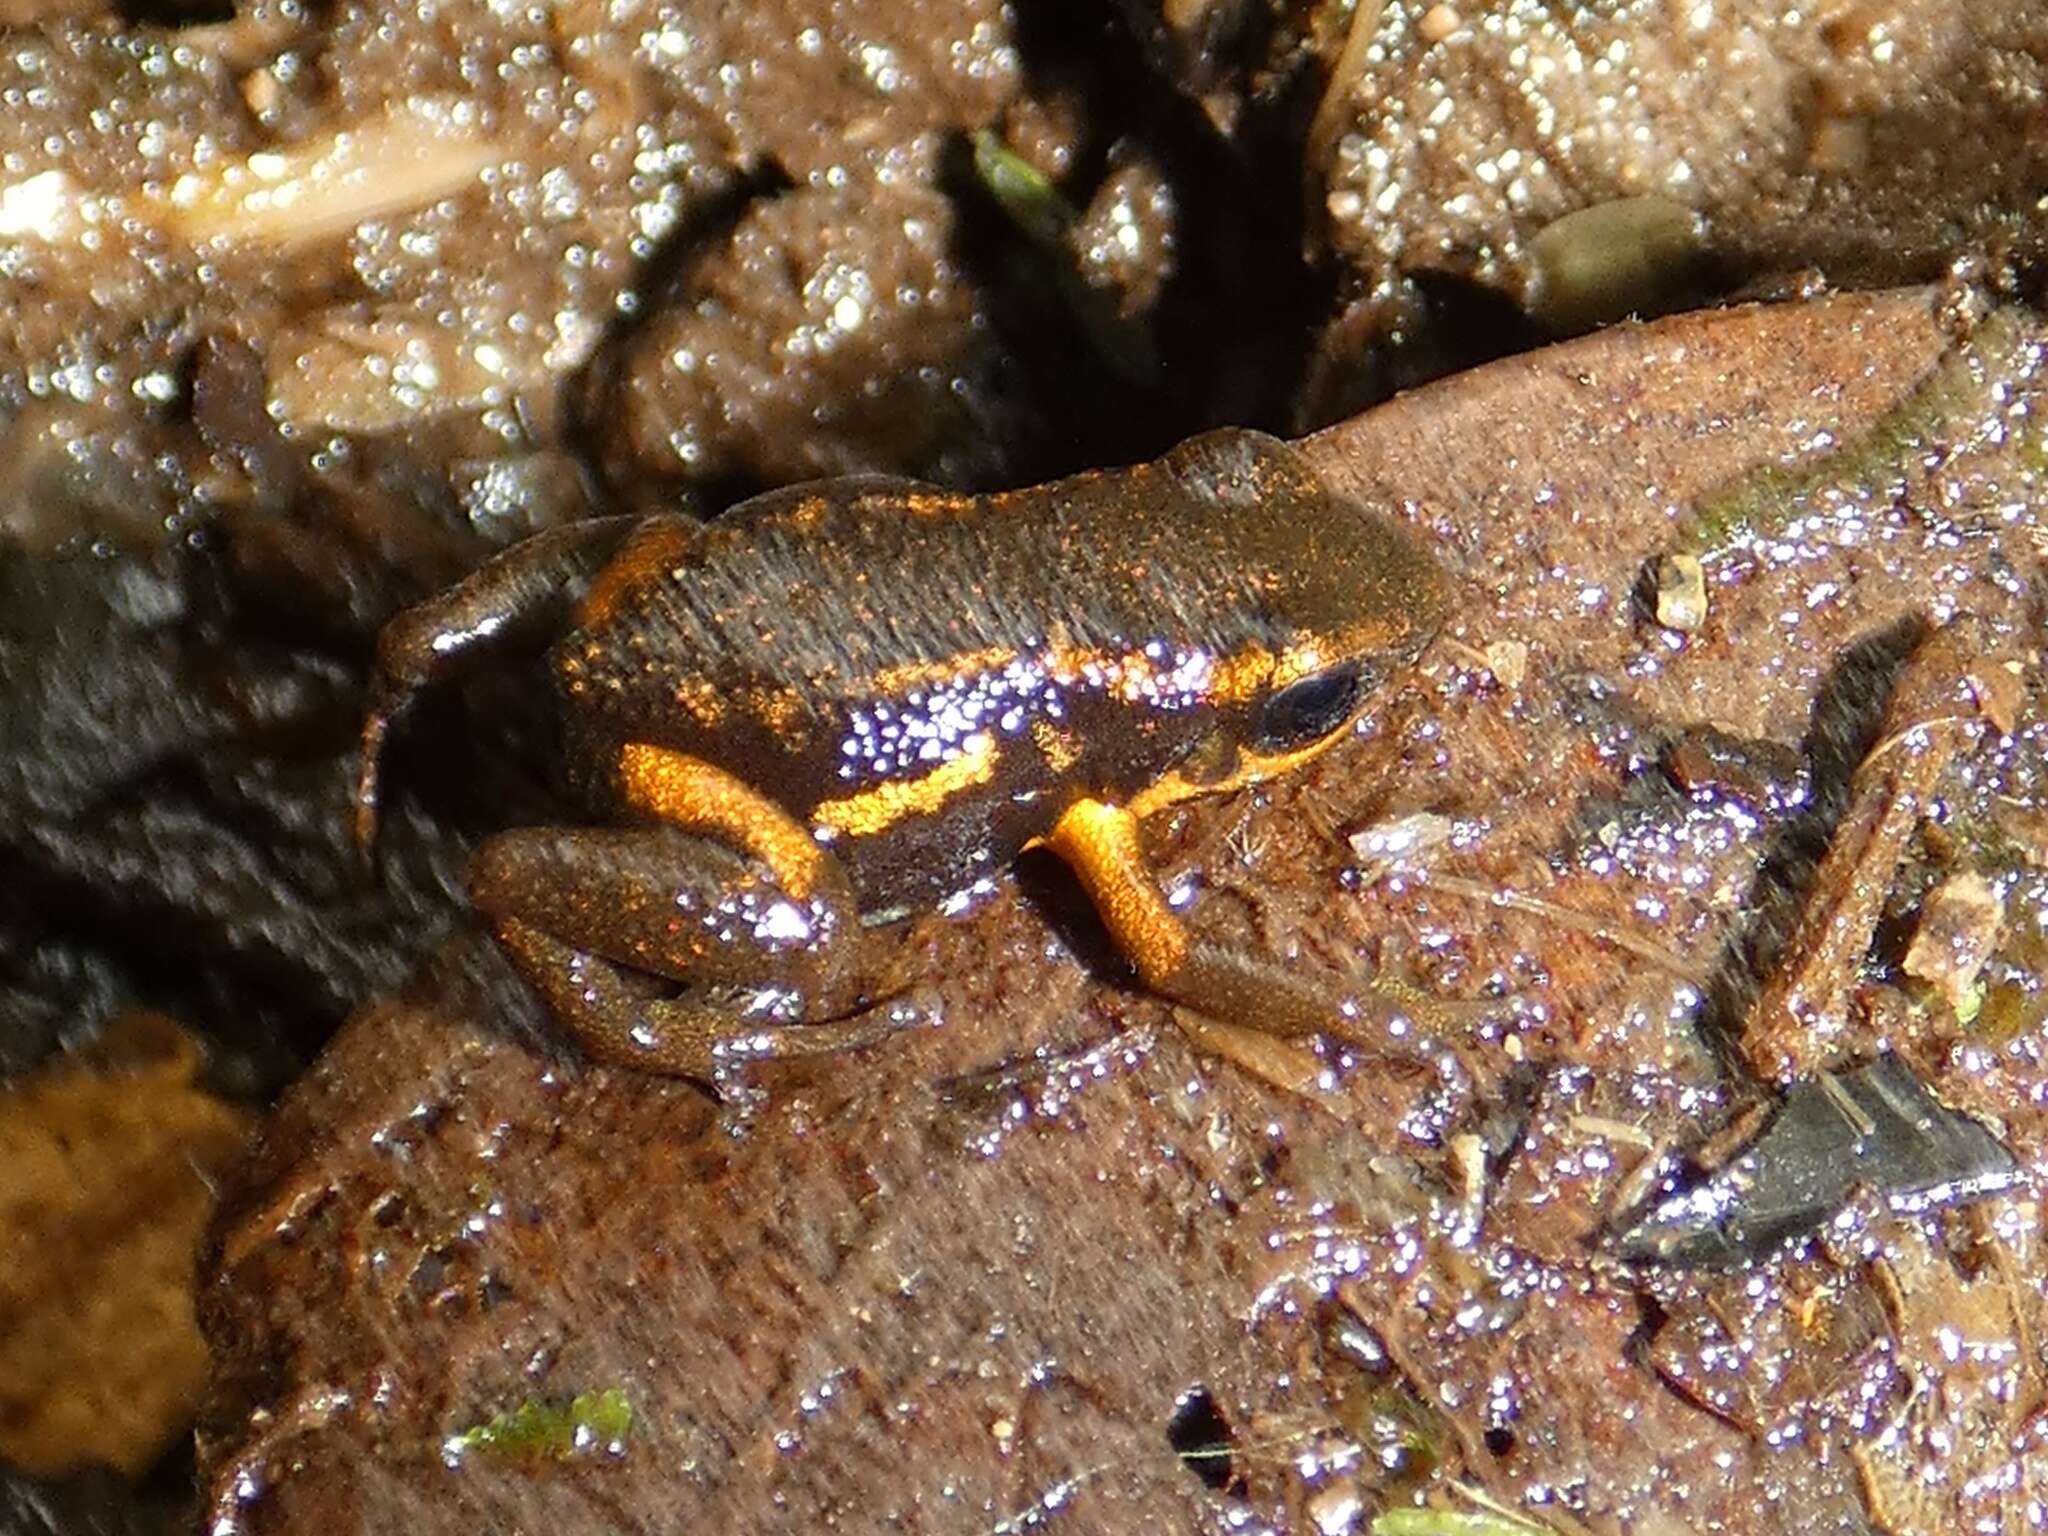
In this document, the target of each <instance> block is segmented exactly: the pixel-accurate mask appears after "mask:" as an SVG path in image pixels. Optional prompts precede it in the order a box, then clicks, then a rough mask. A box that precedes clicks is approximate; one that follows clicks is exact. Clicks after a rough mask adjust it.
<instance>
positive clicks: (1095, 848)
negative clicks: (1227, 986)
mask: <svg viewBox="0 0 2048 1536" xmlns="http://www.w3.org/2000/svg"><path fill="white" fill-rule="evenodd" d="M1046 842H1047V844H1048V845H1049V846H1050V847H1051V848H1052V851H1053V852H1054V853H1057V854H1058V855H1059V856H1060V857H1061V858H1062V859H1065V860H1066V861H1067V863H1068V864H1070V865H1071V866H1073V870H1074V873H1075V874H1076V875H1078V876H1079V877H1080V880H1081V885H1082V887H1083V889H1085V890H1086V891H1087V892H1088V898H1089V900H1091V901H1093V902H1094V903H1095V910H1096V911H1098V912H1100V913H1101V914H1102V921H1103V924H1104V925H1105V926H1106V927H1107V928H1108V929H1109V934H1110V937H1111V938H1113V939H1115V940H1116V942H1117V948H1119V949H1121V950H1122V951H1123V952H1124V954H1125V955H1126V956H1128V957H1129V959H1130V962H1131V964H1133V965H1134V966H1136V967H1137V968H1138V974H1139V975H1140V976H1141V977H1143V978H1144V980H1145V984H1146V985H1147V986H1149V987H1152V988H1154V989H1157V990H1164V989H1165V988H1166V986H1167V984H1168V983H1169V982H1170V980H1171V978H1172V977H1173V975H1174V973H1175V972H1177V971H1178V970H1180V968H1181V966H1182V965H1183V964H1184V963H1185V962H1186V960H1187V957H1188V936H1187V930H1186V929H1185V928H1184V927H1183V926H1182V925H1181V921H1180V919H1179V918H1178V917H1176V916H1174V913H1173V909H1172V908H1171V907H1169V906H1168V905H1167V904H1166V898H1165V897H1164V896H1162V895H1161V894H1160V892H1159V883H1158V881H1157V879H1156V878H1155V877H1154V876H1153V873H1152V868H1151V866H1150V865H1149V864H1147V863H1146V861H1145V851H1144V848H1143V847H1142V846H1141V845H1140V843H1139V841H1138V822H1137V818H1136V817H1134V816H1132V815H1131V813H1130V812H1129V811H1126V810H1121V809H1119V808H1118V807H1116V806H1113V805H1104V804H1103V803H1102V802H1101V801H1100V800H1081V801H1078V802H1076V803H1075V804H1074V805H1072V806H1070V807H1069V808H1068V809H1067V812H1066V814H1065V815H1063V816H1061V817H1060V819H1059V823H1058V824H1057V825H1056V826H1055V827H1054V828H1053V829H1052V835H1051V836H1050V837H1048V838H1047V839H1046Z"/></svg>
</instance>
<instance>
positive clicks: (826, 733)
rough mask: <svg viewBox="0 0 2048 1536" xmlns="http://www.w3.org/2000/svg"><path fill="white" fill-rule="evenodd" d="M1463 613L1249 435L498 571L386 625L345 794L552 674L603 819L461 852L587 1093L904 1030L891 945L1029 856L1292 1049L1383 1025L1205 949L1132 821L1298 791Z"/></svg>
mask: <svg viewBox="0 0 2048 1536" xmlns="http://www.w3.org/2000/svg"><path fill="white" fill-rule="evenodd" d="M1450 593H1451V584H1450V578H1449V576H1448V573H1447V572H1446V569H1445V567H1444V564H1443V562H1442V561H1441V560H1440V559H1439V557H1438V556H1437V554H1436V553H1435V552H1434V551H1433V550H1432V549H1431V548H1429V547H1428V546H1427V544H1426V543H1425V541H1424V540H1423V539H1422V538H1421V537H1420V536H1419V535H1418V534H1417V533H1416V532H1415V531H1414V530H1412V529H1411V528H1410V527H1408V526H1407V525H1406V524H1405V523H1403V522H1402V521H1401V520H1400V519H1399V518H1398V517H1397V516H1395V515H1394V514H1393V513H1392V512H1391V511H1389V510H1387V509H1385V508H1383V507H1379V506H1376V505H1372V504H1369V503H1367V502H1366V501H1364V500H1361V499H1359V498H1356V497H1352V496H1347V495H1341V494H1338V493H1337V492H1335V491H1333V490H1332V489H1331V488H1330V487H1329V486H1328V485H1327V484H1325V482H1324V480H1323V479H1322V477H1321V476H1320V475H1319V474H1318V473H1317V471H1316V469H1315V468H1314V466H1313V465H1312V464H1311V463H1310V461H1309V460H1308V458H1307V457H1306V456H1305V455H1304V454H1303V453H1302V452H1301V450H1299V449H1298V448H1296V447H1294V446H1292V445H1290V444H1288V443H1286V442H1284V441H1282V440H1280V439H1277V438H1274V437H1270V436H1267V435H1265V434H1263V433H1259V432H1256V431H1252V430H1250V429H1244V428H1226V429H1219V430H1216V431H1212V432H1209V433H1205V434H1203V435H1201V436H1198V437H1195V438H1193V439H1191V440H1189V441H1187V442H1185V443H1183V444H1181V445H1180V446H1179V447H1177V448H1174V449H1173V450H1171V451H1169V452H1167V453H1166V454H1164V455H1163V456H1162V457H1160V458H1158V459H1156V460H1153V461H1150V462H1146V463H1141V464H1136V465H1132V466H1128V467H1123V468H1116V469H1106V470H1094V471H1089V472H1086V473H1082V474H1078V475H1075V476H1071V477H1069V478H1065V479H1060V480H1056V481H1053V482H1050V483H1047V484H1043V485H1037V486H1032V487H1028V488H1025V489H1019V490H1010V491H998V492H993V493H979V494H970V493H965V492H956V491H951V490H946V489H941V488H937V487H934V486H932V485H929V484H925V483H922V482H918V481H912V480H903V479H897V478H893V477H887V476H875V475H855V476H846V477H841V478H837V479H831V480H823V481H816V482H811V483H807V484H802V485H796V486H791V487H787V488H783V489H780V490H774V491H769V492H767V493H765V494H762V495H758V496H755V497H752V498H750V499H748V500H745V501H743V502H741V503H739V504H738V505H735V506H733V507H731V508H730V509H728V510H727V511H725V512H723V513H722V514H720V515H719V516H717V517H714V518H711V519H703V518H698V517H695V516H692V515H690V514H687V513H684V512H667V513H657V514H654V515H651V516H643V517H608V518H597V519H592V520H589V521H585V522H580V523H573V524H568V525H563V526H560V527H557V528H553V529H550V530H546V531H544V532H541V533H539V534H536V535H533V536H532V537H530V538H528V539H526V540H525V541H523V542H521V543H518V544H514V545H512V546H511V547H509V548H508V549H506V550H505V551H504V552H502V553H501V554H499V555H497V556H496V557H494V558H493V559H491V560H489V561H488V562H486V563H485V564H483V565H481V566H480V567H478V568H477V570H476V571H475V572H473V573H472V574H471V575H470V576H469V577H468V578H466V579H465V580H463V581H461V582H459V583H458V584H456V585H455V586H453V587H452V588H450V589H448V590H447V591H445V592H443V593H442V594H441V595H439V596H437V597H434V598H431V599H429V600H427V601H426V602H424V603H421V604H420V605H418V606H416V607H414V608H411V609H408V610H406V611H405V612H403V613H401V614H400V615H399V616H398V617H396V618H394V619H393V620H392V621H391V622H390V623H389V624H388V625H386V626H385V627H384V629H383V630H382V632H381V634H380V636H379V640H378V647H377V660H376V663H375V667H374V672H373V677H372V682H371V687H370V699H369V703H368V707H367V709H366V712H365V715H364V725H363V736H362V750H361V758H360V768H359V772H358V777H357V782H356V785H355V789H354V810H355V835H356V840H357V842H358V843H359V845H360V846H361V847H362V848H363V849H364V850H365V851H366V852H367V851H369V850H372V849H373V848H374V844H375V840H376V836H377V819H378V814H379V804H380V798H381V794H382V791H381V787H380V763H381V760H382V757H383V753H384V748H385V745H386V743H387V741H388V739H389V736H390V733H391V732H392V731H393V729H394V728H395V727H396V726H397V725H398V723H399V722H400V721H401V720H403V719H404V718H405V717H406V716H407V715H408V714H409V713H410V712H411V711H412V709H413V707H414V706H415V704H416V702H417V700H418V699H419V698H420V697H421V696H422V695H423V694H424V693H425V692H426V691H427V690H429V689H430V688H431V687H432V686H434V685H435V684H436V683H438V682H440V681H441V680H443V679H444V678H446V677H447V676H449V675H450V674H452V673H455V672H458V671H460V670H461V669H462V668H463V667H465V666H466V665H469V664H471V663H474V662H477V661H480V660H482V659H483V658H486V657H489V656H491V655H494V654H497V653H499V652H500V651H501V650H502V648H504V647H506V646H508V645H511V644H514V643H515V642H521V641H524V642H526V643H528V644H530V645H541V644H544V645H545V650H544V657H545V659H544V662H543V666H544V669H545V672H546V674H547V675H548V676H549V677H550V678H551V680H552V685H553V691H554V696H555V701H556V703H557V706H558V711H559V715H560V721H561V726H562V729H561V749H560V751H561V764H560V766H561V770H562V772H561V777H562V782H563V786H564V788H565V789H566V791H567V792H568V794H569V796H570V798H571V799H572V800H573V801H574V803H575V805H576V806H577V808H578V810H579V812H580V813H581V814H583V815H586V816H587V817H588V820H587V822H582V823H577V824H569V825H554V826H536V827H523V828H510V829H506V830H502V831H498V832H495V833H493V834H491V835H490V836H489V837H488V838H486V839H485V840H484V841H483V842H481V843H480V844H479V846H478V847H477V849H476V850H475V853H474V855H473V857H472V859H471V862H470V865H469V871H468V893H469V897H470V900H471V902H472V904H473V905H474V907H475V908H476V910H477V911H478V912H479V913H480V914H482V916H483V917H484V918H485V919H486V920H487V922H488V923H489V924H490V926H491V927H492V929H493V931H494V933H495V937H496V940H497V942H498V944H499V945H500V946H502V948H503V950H504V952H505V953H506V955H507V956H508V957H509V958H510V960H511V961H512V963H513V966H514V968H515V969H516V970H517V971H518V972H519V973H520V974H521V975H522V976H523V977H524V978H525V980H526V982H527V983H528V984H530V985H531V986H532V988H533V989H534V991H535V992H536V993H537V994H538V995H539V997H540V999H541V1000H542V1001H543V1003H544V1004H545V1005H546V1007H547V1010H548V1012H549V1013H550V1014H552V1015H553V1017H554V1019H555V1020H556V1021H558V1023H559V1024H560V1025H561V1026H562V1027H563V1028H565V1029H566V1030H567V1031H568V1032H569V1034H570V1035H572V1036H573V1037H574V1038H575V1039H576V1041H577V1042H578V1043H579V1044H580V1045H581V1047H582V1048H583V1050H584V1051H585V1052H587V1053H588V1055H589V1056H590V1057H592V1058H594V1059H596V1060H598V1061H600V1062H603V1063H607V1064H611V1065H622V1066H628V1067H634V1068H639V1069H643V1070H646V1071H650V1072H656V1073H663V1074H671V1075H676V1076H680V1077H685V1078H691V1079H696V1080H699V1081H702V1082H717V1081H719V1080H720V1079H721V1078H722V1076H723V1075H724V1074H726V1073H727V1072H728V1071H729V1070H730V1069H732V1068H733V1067H734V1066H735V1065H737V1064H740V1063H744V1062H752V1061H756V1060H760V1059H773V1058H781V1057H787V1056H802V1055H810V1054H816V1053H827V1052H839V1051H845V1050H852V1049H856V1048H859V1047H863V1046H867V1045H871V1044H873V1043H874V1042H875V1041H877V1040H878V1039H880V1038H882V1037H883V1036H884V1035H886V1034H889V1033H892V1032H894V1031H895V1030H896V1029H898V1028H900V1027H901V1021H900V1019H898V1018H896V1016H895V1014H894V1012H893V1011H892V1010H890V1009H887V1008H884V1007H882V1006H881V1004H882V1002H883V1001H885V1000H886V999H887V998H888V997H889V996H890V995H892V988H893V989H897V990H898V991H900V990H901V989H902V988H904V987H906V986H907V985H908V983H907V982H905V981H904V979H903V978H901V977H898V976H895V975H893V974H891V967H890V964H889V963H887V962H883V961H879V960H877V959H876V956H877V954H878V953H879V952H880V947H881V943H882V935H884V934H886V933H887V932H889V931H891V930H899V929H900V927H901V925H902V924H904V923H905V922H906V921H907V920H908V919H910V918H912V917H913V916H915V915H917V914H919V913H930V912H933V911H934V910H938V909H944V908H946V907H948V905H949V904H953V905H957V904H958V901H959V898H960V897H961V896H962V893H964V892H968V891H971V890H973V889H974V888H976V887H977V885H978V884H982V883H986V882H989V881H992V880H993V879H994V878H995V877H997V876H998V875H999V874H1000V873H1001V872H1002V871H1004V870H1005V869H1006V868H1007V867H1008V866H1009V865H1010V864H1011V862H1012V861H1013V860H1015V859H1016V858H1018V857H1019V856H1020V855H1022V854H1023V853H1025V852H1026V851H1027V850H1030V849H1034V848H1043V849H1049V850H1050V851H1051V852H1052V853H1053V854H1054V855H1056V856H1057V857H1058V858H1060V859H1062V860H1064V861H1065V863H1066V864H1067V865H1069V866H1070V867H1071V868H1072V870H1073V872H1074V874H1075V875H1076V876H1077V877H1078V882H1079V885H1080V886H1081V888H1082V890H1083V891H1084V892H1085V893H1086V895H1087V896H1088V898H1089V899H1090V901H1091V902H1092V903H1093V906H1094V908H1095V910H1096V912H1097V913H1098V914H1099V915H1100V917H1101V919H1102V923H1103V925H1104V927H1105V928H1106V929H1107V931H1108V934H1109V936H1110V938H1111V939H1112V941H1113V942H1114V945H1115V947H1116V948H1117V950H1119V951H1120V952H1121V954H1122V955H1123V956H1124V957H1125V958H1126V959H1127V960H1128V962H1129V964H1130V966H1131V969H1132V970H1133V971H1134V972H1135V976H1136V979H1137V981H1138V982H1139V983H1140V985H1141V986H1142V987H1143V988H1144V989H1146V990H1148V991H1150V992H1151V993H1154V994H1156V995H1158V996H1160V997H1163V998H1165V999H1167V1000H1169V1001H1170V1002H1172V1003H1174V1004H1177V1005H1179V1006H1181V1007H1185V1008H1188V1009H1192V1010H1194V1011H1195V1012H1197V1013H1198V1014H1201V1015H1203V1016H1205V1017H1208V1018H1213V1019H1220V1020H1223V1021H1225V1022H1230V1023H1236V1024H1241V1025H1245V1026H1248V1027H1251V1028H1255V1029H1259V1030H1263V1031H1268V1032H1271V1033H1274V1034H1279V1035H1283V1036H1290V1037H1301V1036H1306V1035H1311V1034H1318V1033H1323V1032H1337V1033H1342V1032H1343V1031H1344V1029H1345V1028H1346V1027H1347V1025H1351V1026H1355V1025H1356V1024H1357V1022H1358V1021H1359V1020H1360V1019H1361V1018H1362V1017H1363V1016H1364V1015H1367V1014H1370V1013H1373V1012H1376V1011H1381V1010H1383V1009H1384V1008H1386V1007H1389V1006H1392V1005H1391V1004H1389V1003H1387V1001H1386V999H1385V997H1383V996H1381V995H1380V994H1377V993H1376V992H1375V991H1374V989H1373V987H1372V986H1370V985H1360V984H1359V983H1358V982H1357V981H1356V980H1354V979H1352V978H1350V977H1347V976H1344V975H1341V974H1339V973H1337V972H1335V971H1334V970H1324V969H1319V968H1317V967H1314V966H1302V965H1287V964H1283V963H1281V962H1279V961H1278V960H1276V959H1274V958H1272V957H1270V956H1265V955H1261V954H1258V953H1256V952H1255V951H1252V950H1249V949H1245V948H1240V947H1233V946H1230V945H1226V944H1222V943H1218V942H1214V941H1210V940H1207V939H1204V938H1201V937H1198V936H1197V935H1196V934H1195V933H1194V932H1193V931H1192V930H1191V929H1190V927H1189V926H1188V924H1187V923H1186V921H1185V920H1184V919H1183V917H1182V916H1181V914H1180V912H1179V911H1178V910H1177V909H1176V906H1175V903H1174V902H1173V901H1172V900H1170V899H1169V898H1168V896H1167V895H1166V894H1165V893H1164V892H1163V891H1162V888H1161V884H1160V881H1159V879H1158V877H1157V875H1156V874H1155V872H1154V870H1153V869H1152V867H1151V865H1150V864H1149V862H1148V860H1147V857H1146V853H1145V849H1144V843H1143V838H1142V833H1141V829H1142V826H1143V824H1144V823H1145V822H1146V821H1147V820H1148V819H1150V818H1152V817H1155V816H1157V815H1159V814H1161V813H1162V812H1164V811H1166V810H1167V809H1168V808H1170V807H1174V806H1179V805H1182V804H1184V803H1185V802H1188V801H1191V800H1194V799H1197V798H1202V797H1212V796H1217V795H1223V794H1228V793H1231V792H1233V791H1237V790H1241V789H1244V788H1246V787H1247V786H1251V785H1256V784H1259V783H1262V782H1265V781H1268V780H1273V779H1277V778H1279V777H1281V776H1284V775H1287V774H1290V773H1293V772H1296V771H1298V770H1299V769H1300V768H1301V767H1302V766H1303V765H1305V764H1306V763H1308V762H1309V761H1311V760H1313V759H1314V758H1316V757H1318V756H1319V755H1320V754H1322V753H1323V752H1325V751H1327V750H1328V749H1329V748H1330V747H1331V746H1332V745H1333V744H1334V743H1336V742H1337V741H1339V740H1340V739H1342V738H1343V736H1344V735H1345V733H1346V730H1347V728H1348V727H1350V726H1352V725H1353V724H1354V722H1356V721H1358V720H1359V719H1360V718H1361V715H1362V714H1363V713H1364V712H1365V711H1366V710H1367V709H1368V708H1369V707H1370V706H1371V703H1372V701H1374V700H1375V699H1376V698H1378V697H1379V696H1380V695H1382V694H1383V693H1384V692H1385V690H1386V688H1387V686H1388V685H1389V683H1390V682H1391V680H1393V679H1394V678H1395V677H1396V676H1397V675H1399V674H1401V673H1402V671H1403V669H1406V668H1408V667H1410V666H1411V665H1412V664H1413V663H1414V662H1415V661H1416V660H1417V658H1418V657H1419V656H1420V654H1421V652H1422V651H1423V649H1424V647H1425V646H1426V645H1427V644H1428V643H1429V641H1430V640H1431V639H1432V637H1433V636H1434V635H1435V634H1436V633H1437V632H1438V630H1439V629H1440V628H1441V626H1442V624H1443V623H1444V621H1445V619H1446V616H1447V615H1448V613H1449V612H1450V608H1451V598H1450Z"/></svg>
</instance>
